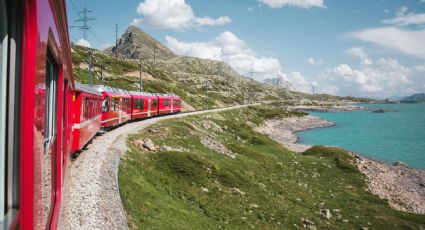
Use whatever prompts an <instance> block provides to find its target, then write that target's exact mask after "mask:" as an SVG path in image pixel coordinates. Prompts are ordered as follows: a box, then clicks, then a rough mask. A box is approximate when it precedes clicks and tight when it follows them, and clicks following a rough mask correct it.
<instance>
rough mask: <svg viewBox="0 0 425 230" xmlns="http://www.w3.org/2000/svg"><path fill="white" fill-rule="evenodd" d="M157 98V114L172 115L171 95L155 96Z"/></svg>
mask: <svg viewBox="0 0 425 230" xmlns="http://www.w3.org/2000/svg"><path fill="white" fill-rule="evenodd" d="M156 95H157V96H158V114H159V115H166V114H171V113H173V111H174V109H173V107H174V105H173V95H171V94H156Z"/></svg>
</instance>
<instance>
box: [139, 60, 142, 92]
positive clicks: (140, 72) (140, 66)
mask: <svg viewBox="0 0 425 230" xmlns="http://www.w3.org/2000/svg"><path fill="white" fill-rule="evenodd" d="M139 77H140V92H142V89H143V86H142V63H139Z"/></svg>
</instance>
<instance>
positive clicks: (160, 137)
mask: <svg viewBox="0 0 425 230" xmlns="http://www.w3.org/2000/svg"><path fill="white" fill-rule="evenodd" d="M303 115H304V114H299V113H287V112H280V113H278V112H277V110H276V109H273V108H270V107H266V106H255V107H249V108H246V109H240V110H232V111H226V112H221V113H219V115H216V114H208V115H200V116H191V117H186V118H180V119H173V120H169V121H164V122H161V123H159V124H156V125H154V126H152V127H150V128H149V129H157V130H158V131H159V132H148V131H142V132H141V133H140V134H137V135H133V136H131V137H130V139H129V141H128V145H129V146H130V149H131V151H129V152H128V153H127V155H126V156H125V157H124V159H123V160H122V161H121V164H120V168H119V185H120V192H121V196H122V199H123V203H124V207H125V209H126V211H127V214H128V216H127V217H128V221H129V224H130V228H132V229H221V228H226V229H249V228H253V229H295V228H297V227H296V226H298V227H301V228H302V224H303V223H302V220H301V219H302V218H306V219H309V220H311V221H313V222H314V223H315V225H316V227H317V228H318V229H359V228H360V226H366V227H368V228H369V229H419V227H420V226H421V225H422V226H423V225H424V222H425V218H424V216H419V215H414V214H408V213H403V212H399V211H395V210H393V209H391V208H390V207H389V205H388V204H387V203H386V202H385V201H384V200H381V199H379V198H378V197H377V196H375V195H373V194H371V193H370V192H368V191H366V188H367V186H366V184H365V182H364V175H362V174H361V173H359V172H358V170H356V169H355V167H354V166H353V165H352V161H353V158H352V157H351V156H350V155H348V154H346V153H345V151H343V150H341V149H337V148H327V147H321V146H317V147H314V148H312V149H310V150H307V151H306V152H305V153H304V154H296V153H292V152H290V151H288V150H286V149H285V148H283V147H282V146H281V145H279V144H278V143H276V142H274V141H272V140H270V139H269V138H268V137H266V136H264V135H262V134H259V133H256V132H254V131H252V127H251V126H253V125H256V124H260V123H261V122H263V121H264V119H270V118H277V117H285V116H303ZM201 121H202V122H214V123H215V124H217V125H218V126H220V127H221V128H222V130H220V129H209V130H207V129H205V128H204V126H203V125H202V124H201ZM205 136H209V137H210V138H214V139H216V140H218V141H220V142H221V143H222V144H224V145H225V146H226V147H227V148H228V149H230V150H232V151H233V152H234V153H237V158H236V159H232V158H230V157H226V156H224V155H220V154H219V153H217V152H214V151H212V150H210V149H208V148H206V147H204V146H203V145H202V144H201V142H200V140H201V137H205ZM143 138H150V139H152V140H153V141H154V143H155V144H158V145H168V146H172V147H184V148H186V149H188V152H184V153H180V152H161V151H157V152H152V153H151V152H146V151H144V150H140V149H137V148H136V147H135V146H133V144H132V141H133V140H135V139H143ZM203 189H204V190H205V189H208V192H205V191H203ZM322 205H323V206H324V207H325V208H328V209H330V210H331V213H332V215H333V216H332V218H331V219H330V220H325V219H322V218H321V217H320V215H319V214H318V212H319V210H320V207H321V206H322ZM333 209H341V212H340V214H339V215H340V217H339V216H338V214H337V213H336V212H335V211H333ZM344 219H345V220H348V223H345V222H344V221H343V220H344Z"/></svg>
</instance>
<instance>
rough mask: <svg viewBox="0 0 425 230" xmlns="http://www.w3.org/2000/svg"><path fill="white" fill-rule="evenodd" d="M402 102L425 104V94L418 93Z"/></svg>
mask: <svg viewBox="0 0 425 230" xmlns="http://www.w3.org/2000/svg"><path fill="white" fill-rule="evenodd" d="M401 101H402V102H425V93H417V94H413V95H412V96H409V97H405V98H404V99H403V100H401Z"/></svg>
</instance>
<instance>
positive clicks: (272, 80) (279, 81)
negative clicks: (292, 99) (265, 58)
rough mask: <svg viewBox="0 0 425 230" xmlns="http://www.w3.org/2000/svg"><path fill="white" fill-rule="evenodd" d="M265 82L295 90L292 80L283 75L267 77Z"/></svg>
mask: <svg viewBox="0 0 425 230" xmlns="http://www.w3.org/2000/svg"><path fill="white" fill-rule="evenodd" d="M264 83H266V84H269V85H273V86H276V87H279V88H283V89H287V90H295V87H294V85H292V83H291V82H290V81H288V80H287V79H284V78H283V77H276V78H267V79H264Z"/></svg>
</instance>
